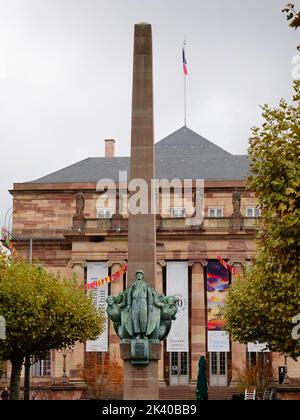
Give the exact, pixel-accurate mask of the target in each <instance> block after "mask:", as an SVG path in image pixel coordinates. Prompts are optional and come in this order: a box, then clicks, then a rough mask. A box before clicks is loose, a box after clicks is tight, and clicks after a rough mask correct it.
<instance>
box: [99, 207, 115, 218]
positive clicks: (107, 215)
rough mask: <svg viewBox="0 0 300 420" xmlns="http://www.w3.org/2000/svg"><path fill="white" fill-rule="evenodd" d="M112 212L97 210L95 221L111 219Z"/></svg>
mask: <svg viewBox="0 0 300 420" xmlns="http://www.w3.org/2000/svg"><path fill="white" fill-rule="evenodd" d="M111 216H112V210H111V209H105V208H103V209H99V208H98V209H97V219H111Z"/></svg>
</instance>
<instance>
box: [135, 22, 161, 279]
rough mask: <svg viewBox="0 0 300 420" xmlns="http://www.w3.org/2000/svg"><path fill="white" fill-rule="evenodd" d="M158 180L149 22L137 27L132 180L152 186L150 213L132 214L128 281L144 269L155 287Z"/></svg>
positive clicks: (146, 277) (149, 197)
mask: <svg viewBox="0 0 300 420" xmlns="http://www.w3.org/2000/svg"><path fill="white" fill-rule="evenodd" d="M154 178H155V156H154V127H153V74H152V29H151V25H150V24H147V23H140V24H137V25H135V28H134V58H133V91H132V123H131V170H130V179H131V180H133V179H143V180H144V181H146V183H147V185H148V197H146V198H148V200H147V201H148V212H147V213H148V214H136V215H133V214H130V209H129V228H128V268H129V272H128V280H129V283H128V284H129V285H130V284H131V283H132V282H133V280H134V277H135V273H136V271H137V270H138V269H142V270H143V271H144V274H145V281H146V282H147V283H149V284H150V285H151V286H152V287H154V286H155V273H156V237H155V236H156V226H155V214H151V204H152V205H153V208H154V195H155V194H154V193H153V196H152V192H151V180H152V179H154Z"/></svg>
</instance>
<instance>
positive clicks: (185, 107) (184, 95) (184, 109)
mask: <svg viewBox="0 0 300 420" xmlns="http://www.w3.org/2000/svg"><path fill="white" fill-rule="evenodd" d="M183 77H184V126H185V127H186V75H185V74H184V75H183Z"/></svg>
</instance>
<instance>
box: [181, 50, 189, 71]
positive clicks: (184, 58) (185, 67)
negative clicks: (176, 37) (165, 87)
mask: <svg viewBox="0 0 300 420" xmlns="http://www.w3.org/2000/svg"><path fill="white" fill-rule="evenodd" d="M182 63H183V73H184V74H185V76H187V75H188V70H187V61H186V57H185V43H184V46H183V48H182Z"/></svg>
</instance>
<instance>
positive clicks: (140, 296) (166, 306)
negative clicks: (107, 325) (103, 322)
mask: <svg viewBox="0 0 300 420" xmlns="http://www.w3.org/2000/svg"><path fill="white" fill-rule="evenodd" d="M107 303H108V307H107V314H108V316H109V317H110V318H111V320H112V321H113V323H114V328H115V331H116V333H117V334H118V336H119V337H120V338H121V339H122V340H149V341H151V342H159V341H161V340H164V339H165V338H166V337H167V335H168V334H169V332H170V329H171V325H172V321H173V320H175V319H176V313H177V311H178V308H177V298H175V297H173V296H164V295H162V294H159V293H157V292H156V291H155V290H154V289H153V288H152V287H151V286H150V285H149V284H148V283H146V282H145V281H144V273H143V271H142V270H138V271H137V272H136V275H135V281H134V283H133V284H132V285H131V286H130V287H128V288H127V289H126V290H125V291H124V292H123V293H120V294H119V295H118V296H115V297H113V296H109V297H108V298H107Z"/></svg>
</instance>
